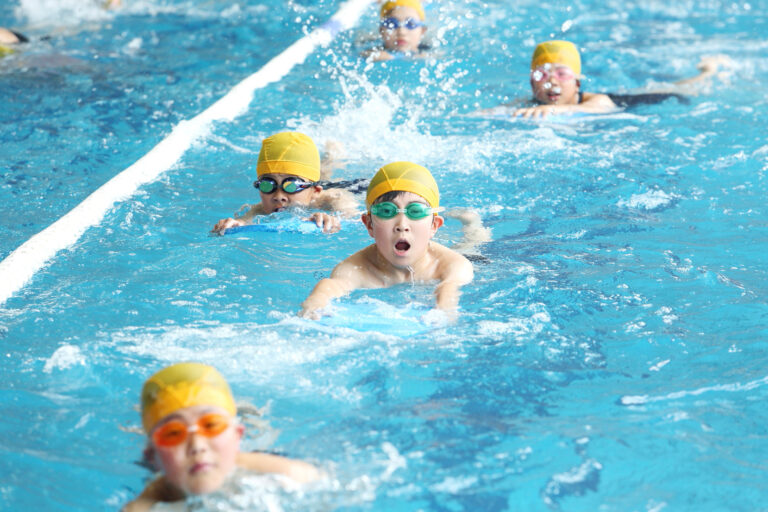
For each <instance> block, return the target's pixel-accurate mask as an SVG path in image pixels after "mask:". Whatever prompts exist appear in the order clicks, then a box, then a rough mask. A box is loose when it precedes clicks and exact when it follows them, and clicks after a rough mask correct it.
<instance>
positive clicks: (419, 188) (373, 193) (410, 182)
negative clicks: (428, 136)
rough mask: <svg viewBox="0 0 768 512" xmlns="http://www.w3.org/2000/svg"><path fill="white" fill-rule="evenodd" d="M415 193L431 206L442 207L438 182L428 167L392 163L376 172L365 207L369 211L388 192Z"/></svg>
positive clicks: (366, 197)
mask: <svg viewBox="0 0 768 512" xmlns="http://www.w3.org/2000/svg"><path fill="white" fill-rule="evenodd" d="M393 191H402V192H413V193H414V194H418V195H420V196H421V197H423V198H424V199H426V200H427V203H429V206H431V207H432V208H437V207H439V206H440V191H439V190H438V189H437V182H436V181H435V178H433V177H432V174H431V173H430V172H429V171H428V170H427V168H426V167H422V166H420V165H417V164H414V163H413V162H392V163H391V164H387V165H385V166H384V167H382V168H381V169H379V170H378V172H376V174H375V175H374V176H373V178H372V179H371V183H370V184H369V185H368V194H367V195H366V196H365V206H366V208H368V209H369V210H370V209H371V205H372V204H373V202H374V201H376V199H377V198H379V197H380V196H382V195H384V194H386V193H387V192H393Z"/></svg>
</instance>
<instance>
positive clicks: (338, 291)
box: [299, 162, 489, 319]
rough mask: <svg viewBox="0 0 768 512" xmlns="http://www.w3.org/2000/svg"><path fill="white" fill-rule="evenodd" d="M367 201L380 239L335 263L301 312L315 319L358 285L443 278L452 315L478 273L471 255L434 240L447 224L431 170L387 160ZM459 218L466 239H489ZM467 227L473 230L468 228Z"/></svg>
mask: <svg viewBox="0 0 768 512" xmlns="http://www.w3.org/2000/svg"><path fill="white" fill-rule="evenodd" d="M365 202H366V207H367V209H368V211H367V212H366V213H364V214H363V215H362V217H361V220H362V221H363V224H365V227H366V228H367V229H368V233H369V234H370V235H371V236H372V237H373V239H374V240H375V243H374V244H372V245H369V246H368V247H366V248H365V249H363V250H361V251H358V252H356V253H355V254H353V255H352V256H350V257H348V258H347V259H345V260H344V261H342V262H341V263H339V264H338V265H336V267H335V268H334V269H333V271H332V272H331V277H330V278H326V279H323V280H321V281H320V282H318V283H317V285H316V286H315V288H314V289H313V290H312V293H311V294H310V295H309V297H307V299H306V300H305V301H304V302H303V303H302V309H301V311H300V312H299V315H300V316H304V317H309V318H315V319H316V318H318V317H319V316H320V315H319V310H320V309H322V308H324V307H325V306H326V305H327V304H328V302H329V301H330V300H331V299H333V298H335V297H341V296H343V295H346V294H347V293H349V292H351V291H352V290H355V289H358V288H384V287H388V286H393V285H396V284H400V283H407V282H414V281H421V282H425V281H438V284H437V288H436V289H435V296H436V299H437V307H438V308H439V309H441V310H444V311H446V312H448V313H449V314H451V315H452V314H453V313H454V312H455V310H456V308H457V306H458V302H459V289H460V287H461V286H463V285H465V284H467V283H469V282H470V281H472V278H473V275H474V271H473V268H472V263H470V261H469V260H468V259H467V258H466V257H464V256H462V255H461V254H459V253H458V252H456V251H453V250H451V249H448V248H447V247H444V246H442V245H440V244H438V243H435V242H432V241H431V239H432V237H433V236H435V233H436V232H437V230H438V229H439V228H440V227H441V226H442V225H443V222H444V221H443V218H442V217H440V216H439V215H438V212H439V211H441V208H440V205H439V203H440V193H439V190H438V188H437V183H436V182H435V179H434V178H433V177H432V174H431V173H430V172H429V171H428V170H427V169H426V168H424V167H422V166H420V165H417V164H414V163H412V162H394V163H391V164H387V165H385V166H384V167H382V168H381V169H379V170H378V172H377V173H376V174H375V175H374V177H373V179H372V180H371V182H370V184H369V185H368V193H367V196H366V201H365ZM472 213H474V212H472ZM475 216H477V215H476V214H475ZM459 219H460V220H461V221H462V223H463V224H464V227H465V230H464V234H465V236H466V237H467V238H474V241H475V242H483V241H487V240H488V239H489V233H488V230H487V229H486V228H483V227H482V226H481V224H480V223H479V222H472V221H471V216H468V215H461V216H459ZM468 226H469V227H470V228H471V229H472V230H473V231H471V232H468V230H467V229H466V228H467V227H468Z"/></svg>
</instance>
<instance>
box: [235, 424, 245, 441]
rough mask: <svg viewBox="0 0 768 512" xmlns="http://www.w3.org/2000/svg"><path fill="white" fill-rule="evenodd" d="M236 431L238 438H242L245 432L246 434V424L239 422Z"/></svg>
mask: <svg viewBox="0 0 768 512" xmlns="http://www.w3.org/2000/svg"><path fill="white" fill-rule="evenodd" d="M235 433H236V434H237V437H238V439H242V438H243V434H245V425H243V424H242V423H238V424H237V426H235Z"/></svg>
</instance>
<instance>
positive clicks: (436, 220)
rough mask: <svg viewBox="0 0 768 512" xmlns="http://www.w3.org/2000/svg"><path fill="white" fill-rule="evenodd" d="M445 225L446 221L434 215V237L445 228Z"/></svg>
mask: <svg viewBox="0 0 768 512" xmlns="http://www.w3.org/2000/svg"><path fill="white" fill-rule="evenodd" d="M443 224H445V219H444V218H442V217H441V216H439V215H434V216H433V217H432V234H433V235H434V234H435V232H436V231H437V230H438V229H440V228H441V227H442V226H443Z"/></svg>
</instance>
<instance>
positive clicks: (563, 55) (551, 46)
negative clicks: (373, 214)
mask: <svg viewBox="0 0 768 512" xmlns="http://www.w3.org/2000/svg"><path fill="white" fill-rule="evenodd" d="M544 64H564V65H566V66H568V67H569V68H571V69H572V70H573V72H574V73H576V75H577V76H578V75H580V74H581V56H580V55H579V50H578V49H577V48H576V45H575V44H573V43H571V42H569V41H545V42H543V43H540V44H539V45H538V46H537V47H536V49H535V50H533V58H532V59H531V69H536V68H537V67H539V66H542V65H544Z"/></svg>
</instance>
